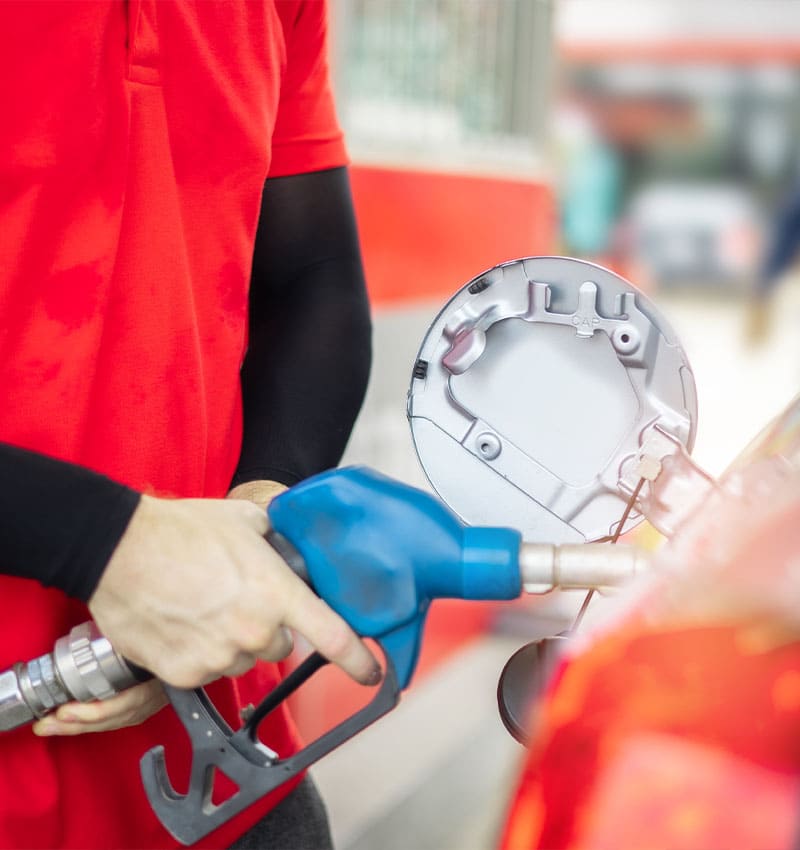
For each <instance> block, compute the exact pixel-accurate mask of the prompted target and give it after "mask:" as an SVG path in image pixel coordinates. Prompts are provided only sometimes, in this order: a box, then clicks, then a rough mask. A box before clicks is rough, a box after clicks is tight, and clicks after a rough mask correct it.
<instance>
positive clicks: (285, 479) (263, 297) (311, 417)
mask: <svg viewBox="0 0 800 850" xmlns="http://www.w3.org/2000/svg"><path fill="white" fill-rule="evenodd" d="M370 360H371V325H370V315H369V303H368V300H367V295H366V289H365V285H364V272H363V269H362V265H361V253H360V250H359V244H358V234H357V231H356V224H355V215H354V212H353V204H352V199H351V195H350V184H349V179H348V175H347V169H345V168H336V169H332V170H329V171H317V172H313V173H311V174H300V175H295V176H292V177H278V178H273V179H270V180H267V182H266V185H265V188H264V196H263V200H262V204H261V217H260V219H259V225H258V234H257V238H256V245H255V255H254V260H253V275H252V281H251V288H250V337H249V347H248V351H247V356H246V358H245V362H244V366H243V368H242V394H243V403H244V437H243V444H242V451H241V456H240V460H239V465H238V468H237V471H236V475H235V477H234V479H233V484H234V485H235V484H240V483H242V482H245V481H252V480H256V479H261V478H263V479H269V480H274V481H279V482H281V483H283V484H287V485H292V484H295V483H297V482H298V481H300V480H302V479H304V478H307V477H308V476H310V475H313V474H315V473H317V472H321V471H322V470H324V469H329V468H330V467H333V466H336V464H337V463H338V462H339V460H340V459H341V456H342V453H343V452H344V448H345V445H346V443H347V440H348V437H349V436H350V431H351V429H352V427H353V423H354V421H355V418H356V416H357V415H358V411H359V409H360V407H361V403H362V401H363V399H364V392H365V390H366V386H367V379H368V377H369V367H370Z"/></svg>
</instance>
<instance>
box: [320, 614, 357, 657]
mask: <svg viewBox="0 0 800 850" xmlns="http://www.w3.org/2000/svg"><path fill="white" fill-rule="evenodd" d="M352 644H353V633H352V632H351V631H350V629H349V628H348V626H347V625H345V623H344V622H342V621H339V622H336V623H334V624H333V625H331V627H330V628H329V629H328V631H327V634H326V635H325V646H324V653H325V655H327V656H328V657H329V658H330V659H332V660H333V659H336V660H338V659H340V658H342V657H343V656H345V655H347V654H348V653H349V652H350V649H351V648H352Z"/></svg>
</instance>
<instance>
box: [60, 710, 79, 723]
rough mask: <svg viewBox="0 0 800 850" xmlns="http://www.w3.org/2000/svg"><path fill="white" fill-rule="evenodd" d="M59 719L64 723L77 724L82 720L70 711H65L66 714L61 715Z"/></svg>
mask: <svg viewBox="0 0 800 850" xmlns="http://www.w3.org/2000/svg"><path fill="white" fill-rule="evenodd" d="M58 719H59V720H63V721H64V723H75V722H77V721H78V720H80V718H79V717H78V715H77V714H72V713H71V712H69V711H65V712H63V713H61V714H59V715H58Z"/></svg>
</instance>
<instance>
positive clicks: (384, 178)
mask: <svg viewBox="0 0 800 850" xmlns="http://www.w3.org/2000/svg"><path fill="white" fill-rule="evenodd" d="M351 180H352V184H353V195H354V199H355V205H356V212H357V215H358V223H359V230H360V233H361V242H362V249H363V254H364V264H365V267H366V273H367V282H368V286H369V291H370V298H371V300H372V302H373V304H375V305H378V306H401V305H402V303H403V302H406V301H413V300H420V299H423V298H442V300H444V299H446V298H447V297H449V296H450V295H452V294H453V293H454V292H455V291H456V290H457V289H458V288H459V287H461V286H463V284H465V283H466V282H467V281H468V280H470V279H471V278H473V277H474V276H475V275H477V274H479V273H480V272H481V271H483V270H484V269H487V268H490V267H491V266H494V265H497V263H500V262H503V261H505V260H512V259H515V258H517V257H525V256H530V255H535V254H548V253H552V252H553V248H554V245H555V239H556V224H557V223H556V214H555V207H554V200H553V195H552V192H551V190H550V188H549V187H548V186H546V185H545V184H544V183H542V182H535V181H530V180H523V179H510V178H500V177H484V176H478V175H473V174H463V173H457V174H456V173H454V174H446V173H442V172H432V171H421V170H412V169H398V168H376V167H371V166H370V167H368V166H359V165H356V166H354V167H353V168H352V172H351Z"/></svg>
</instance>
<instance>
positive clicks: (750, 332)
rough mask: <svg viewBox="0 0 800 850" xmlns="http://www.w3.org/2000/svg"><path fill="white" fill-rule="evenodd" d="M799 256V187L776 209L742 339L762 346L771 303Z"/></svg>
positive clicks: (767, 325)
mask: <svg viewBox="0 0 800 850" xmlns="http://www.w3.org/2000/svg"><path fill="white" fill-rule="evenodd" d="M798 252H800V183H796V184H795V186H794V187H793V189H792V191H791V192H790V193H789V194H788V195H787V197H786V198H785V200H784V202H783V203H782V204H781V205H780V206H779V207H778V210H777V212H776V214H775V216H774V220H773V222H772V228H771V232H770V233H769V235H768V239H767V245H766V250H765V252H764V257H763V259H762V263H761V269H760V272H759V275H758V277H757V278H756V281H755V286H754V287H753V292H752V297H751V299H750V304H749V306H748V311H747V318H746V325H745V335H746V337H747V340H748V341H749V342H750V343H751V344H756V345H757V344H760V343H762V342H763V341H764V340H765V339H766V338H767V336H768V334H769V329H770V325H771V317H770V299H771V297H772V295H773V292H774V290H775V289H776V288H777V286H778V284H779V283H780V282H781V280H783V278H784V277H785V275H786V274H787V273H788V272H789V270H790V269H791V267H792V265H793V264H794V262H795V260H796V259H797V255H798Z"/></svg>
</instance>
